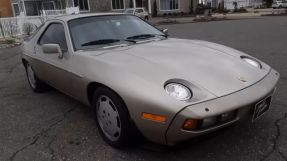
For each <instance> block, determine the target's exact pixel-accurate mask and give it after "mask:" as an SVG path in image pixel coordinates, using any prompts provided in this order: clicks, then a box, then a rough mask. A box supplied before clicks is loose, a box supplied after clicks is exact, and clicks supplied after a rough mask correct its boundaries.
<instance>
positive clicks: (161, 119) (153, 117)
mask: <svg viewBox="0 0 287 161" xmlns="http://www.w3.org/2000/svg"><path fill="white" fill-rule="evenodd" d="M143 118H145V119H149V120H154V121H159V122H165V121H166V117H163V116H158V115H152V114H149V113H143Z"/></svg>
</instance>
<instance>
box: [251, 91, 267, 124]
mask: <svg viewBox="0 0 287 161" xmlns="http://www.w3.org/2000/svg"><path fill="white" fill-rule="evenodd" d="M271 98H272V95H270V96H268V97H266V98H264V99H263V100H261V101H260V102H258V103H256V105H255V108H254V113H253V117H252V122H254V121H255V120H257V119H258V118H259V117H260V116H262V115H263V114H264V113H265V112H266V111H268V110H269V107H270V104H271Z"/></svg>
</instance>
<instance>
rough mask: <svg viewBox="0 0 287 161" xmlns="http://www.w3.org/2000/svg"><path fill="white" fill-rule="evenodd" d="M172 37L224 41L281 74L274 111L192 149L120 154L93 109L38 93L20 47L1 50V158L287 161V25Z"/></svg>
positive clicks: (190, 29)
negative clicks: (97, 122) (97, 123)
mask: <svg viewBox="0 0 287 161" xmlns="http://www.w3.org/2000/svg"><path fill="white" fill-rule="evenodd" d="M166 27H167V28H169V33H170V36H171V37H178V38H188V39H200V40H206V41H211V42H216V43H220V44H223V45H227V46H230V47H233V48H235V49H238V50H241V51H243V52H246V53H248V54H250V55H252V56H254V57H257V58H258V59H261V60H262V61H264V62H266V63H267V64H269V65H271V66H272V67H273V68H275V69H276V70H277V71H278V72H279V73H280V74H281V80H280V83H279V85H278V88H277V92H276V94H275V96H274V98H273V103H272V107H271V109H270V110H269V112H268V113H266V114H264V115H263V116H262V117H261V118H260V119H258V120H257V121H256V122H255V123H251V122H242V123H238V124H236V125H235V126H232V127H230V128H228V129H227V130H223V131H220V132H219V133H216V134H214V135H212V136H210V137H208V138H206V139H205V140H200V141H198V142H195V143H191V144H190V145H187V146H185V147H184V148H181V149H178V150H175V151H172V152H168V153H160V152H154V151H150V150H146V149H144V148H142V147H141V146H134V147H131V148H127V149H124V150H116V149H113V148H111V147H110V146H108V145H107V144H106V143H105V142H104V140H103V139H102V138H101V136H100V134H99V131H98V129H97V127H96V126H95V124H94V119H93V113H92V110H91V109H90V108H89V107H86V106H84V105H82V104H81V103H79V102H77V101H76V100H74V99H72V98H70V97H69V96H66V95H65V94H62V93H61V92H59V91H57V90H53V89H52V90H50V91H48V92H46V93H42V94H36V93H33V92H32V90H31V89H30V87H29V85H28V81H27V79H26V75H25V71H24V68H23V66H22V64H21V58H20V55H19V47H15V48H12V49H5V50H0V160H1V161H2V160H21V161H25V160H27V161H33V160H36V161H41V160H276V161H281V160H282V161H284V160H285V161H286V160H287V20H286V18H266V19H247V20H232V21H221V22H206V23H190V24H178V25H170V26H158V28H166Z"/></svg>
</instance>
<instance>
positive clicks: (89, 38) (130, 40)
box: [68, 15, 165, 50]
mask: <svg viewBox="0 0 287 161" xmlns="http://www.w3.org/2000/svg"><path fill="white" fill-rule="evenodd" d="M68 24H69V28H70V32H71V37H72V41H73V45H74V48H75V50H86V49H93V48H103V47H107V46H113V45H120V44H134V43H136V42H137V41H142V40H143V39H154V38H165V35H163V33H162V32H160V31H159V30H158V29H156V28H154V27H153V26H151V25H149V24H148V23H146V22H144V21H142V20H141V19H139V18H137V17H135V16H129V15H116V16H95V17H85V18H79V19H75V20H71V21H69V22H68Z"/></svg>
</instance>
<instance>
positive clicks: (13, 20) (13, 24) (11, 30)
mask: <svg viewBox="0 0 287 161" xmlns="http://www.w3.org/2000/svg"><path fill="white" fill-rule="evenodd" d="M6 24H7V26H8V31H7V34H8V35H9V37H16V35H17V33H18V21H17V17H10V18H8V19H7V22H6Z"/></svg>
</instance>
